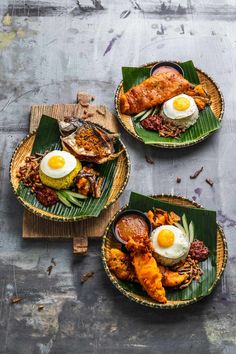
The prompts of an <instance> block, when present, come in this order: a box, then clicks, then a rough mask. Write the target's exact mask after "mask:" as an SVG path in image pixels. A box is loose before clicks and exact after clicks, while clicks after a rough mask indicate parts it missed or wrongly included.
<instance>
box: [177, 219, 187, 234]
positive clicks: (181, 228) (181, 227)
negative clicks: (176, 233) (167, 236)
mask: <svg viewBox="0 0 236 354" xmlns="http://www.w3.org/2000/svg"><path fill="white" fill-rule="evenodd" d="M175 226H176V227H178V229H180V230H181V231H182V232H183V234H186V232H185V230H184V228H183V226H182V225H181V224H179V223H178V222H175Z"/></svg>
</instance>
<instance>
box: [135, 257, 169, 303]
mask: <svg viewBox="0 0 236 354" xmlns="http://www.w3.org/2000/svg"><path fill="white" fill-rule="evenodd" d="M133 265H134V269H135V272H136V274H137V278H138V281H139V283H140V284H141V285H142V287H143V288H144V290H145V291H146V292H147V293H148V295H149V296H150V297H151V298H152V299H154V300H156V301H157V302H160V303H162V304H165V303H166V302H167V299H166V294H165V289H164V288H163V286H162V274H161V272H160V270H159V268H158V265H157V263H156V260H155V258H154V257H152V256H151V255H150V254H148V253H146V254H142V253H140V254H138V253H136V254H135V255H134V256H133Z"/></svg>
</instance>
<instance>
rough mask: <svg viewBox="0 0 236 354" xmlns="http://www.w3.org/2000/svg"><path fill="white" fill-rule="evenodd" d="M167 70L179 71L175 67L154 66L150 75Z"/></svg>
mask: <svg viewBox="0 0 236 354" xmlns="http://www.w3.org/2000/svg"><path fill="white" fill-rule="evenodd" d="M169 71H172V72H174V73H179V71H178V70H177V69H175V68H172V66H167V65H163V66H159V67H158V68H156V70H154V71H153V73H152V75H156V74H159V73H167V72H169Z"/></svg>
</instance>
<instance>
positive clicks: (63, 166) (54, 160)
mask: <svg viewBox="0 0 236 354" xmlns="http://www.w3.org/2000/svg"><path fill="white" fill-rule="evenodd" d="M76 164H77V160H76V158H75V157H74V156H73V155H71V154H70V153H69V152H67V151H60V150H54V151H51V152H49V153H48V154H47V155H45V156H44V157H43V159H42V161H41V163H40V169H41V171H42V172H43V173H44V174H45V175H47V176H48V177H51V178H62V177H65V176H67V175H68V174H69V173H70V172H72V171H73V170H74V169H75V167H76Z"/></svg>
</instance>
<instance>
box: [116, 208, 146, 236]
mask: <svg viewBox="0 0 236 354" xmlns="http://www.w3.org/2000/svg"><path fill="white" fill-rule="evenodd" d="M115 232H116V234H117V235H118V236H119V238H121V239H122V240H124V241H129V240H130V239H133V240H134V241H138V240H140V238H143V237H146V236H148V225H147V223H146V221H145V220H144V219H143V218H142V217H141V216H139V215H136V214H127V215H124V216H122V217H121V218H120V219H119V220H118V221H117V223H116V226H115Z"/></svg>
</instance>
